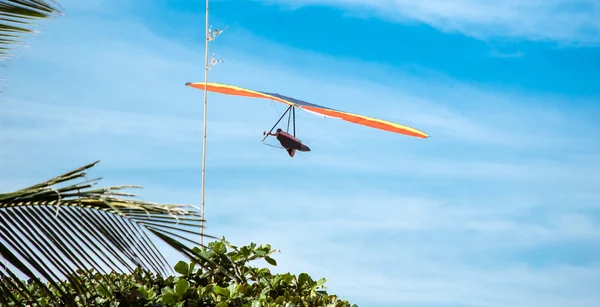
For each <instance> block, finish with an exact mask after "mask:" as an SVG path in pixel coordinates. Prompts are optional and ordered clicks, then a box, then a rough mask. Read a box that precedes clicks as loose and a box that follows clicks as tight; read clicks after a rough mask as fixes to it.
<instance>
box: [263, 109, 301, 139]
mask: <svg viewBox="0 0 600 307" xmlns="http://www.w3.org/2000/svg"><path fill="white" fill-rule="evenodd" d="M291 108H293V106H289V107H288V108H287V109H286V110H285V112H283V114H282V115H281V117H280V118H279V120H278V121H277V122H276V123H275V125H273V128H271V130H269V133H271V132H273V129H275V127H277V124H279V122H280V121H281V120H282V119H283V117H284V116H285V114H287V112H288V111H289V110H290V109H291ZM292 112H293V111H292ZM294 114H295V113H294ZM295 125H296V123H295V120H294V126H295ZM269 133H267V134H265V137H264V138H263V139H262V142H264V141H265V140H266V139H267V137H268V136H269Z"/></svg>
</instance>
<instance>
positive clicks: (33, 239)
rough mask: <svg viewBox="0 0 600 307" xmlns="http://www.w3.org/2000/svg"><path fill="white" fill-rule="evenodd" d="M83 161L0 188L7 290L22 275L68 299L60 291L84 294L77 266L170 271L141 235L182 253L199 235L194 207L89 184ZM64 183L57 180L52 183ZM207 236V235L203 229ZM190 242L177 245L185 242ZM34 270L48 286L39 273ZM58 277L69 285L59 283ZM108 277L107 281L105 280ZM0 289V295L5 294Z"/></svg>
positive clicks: (0, 243)
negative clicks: (30, 182)
mask: <svg viewBox="0 0 600 307" xmlns="http://www.w3.org/2000/svg"><path fill="white" fill-rule="evenodd" d="M98 162H99V161H96V162H94V163H91V164H88V165H86V166H83V167H81V168H78V169H76V170H73V171H71V172H68V173H65V174H63V175H60V176H57V177H55V178H52V179H50V180H48V181H45V182H42V183H40V184H36V185H34V186H31V187H27V188H24V189H21V190H18V191H14V192H9V193H4V194H0V255H1V256H2V258H3V260H4V262H5V265H2V264H0V278H1V279H3V280H5V281H3V282H6V283H7V285H9V287H8V288H15V287H16V288H18V289H21V290H22V291H23V293H22V294H21V295H26V294H27V293H26V291H27V287H18V286H19V285H18V284H15V283H19V282H20V281H19V279H18V278H17V277H16V275H17V274H21V275H25V276H27V277H29V278H30V280H32V282H36V283H37V284H38V285H39V286H40V287H41V288H42V289H44V290H45V291H46V292H47V293H48V294H49V296H52V295H53V294H51V293H54V294H58V295H57V296H60V297H62V298H67V299H68V300H70V299H69V297H72V296H73V295H74V294H72V293H66V290H63V289H72V288H73V287H74V288H75V292H76V294H81V293H85V292H86V291H89V290H90V289H85V288H84V283H83V282H82V281H81V280H79V277H78V276H80V275H78V274H75V273H76V272H79V270H84V271H86V270H89V269H90V268H91V269H94V270H96V271H98V272H100V273H105V274H106V273H108V272H109V271H119V272H123V271H128V272H133V271H134V270H135V269H136V268H142V269H144V270H148V271H153V272H155V273H157V274H160V275H167V274H169V273H168V272H171V268H170V266H169V263H168V262H167V261H166V259H165V258H164V256H163V255H162V254H161V253H160V252H159V251H158V249H157V248H156V246H155V245H154V244H153V242H152V240H151V239H150V237H149V236H148V234H150V233H151V234H154V235H156V237H158V238H159V239H160V240H162V241H163V242H165V243H166V244H167V245H169V246H171V247H172V248H174V249H175V250H176V251H178V252H180V253H182V254H183V255H185V256H187V257H188V258H192V257H195V256H197V255H196V254H195V253H194V252H193V250H192V248H193V246H200V244H199V243H198V242H197V241H194V240H191V239H190V238H189V235H190V234H192V235H194V236H195V235H198V239H199V238H200V236H201V232H200V229H201V227H202V224H201V222H202V220H201V218H200V215H199V213H197V211H196V208H195V207H193V206H185V205H168V204H156V203H152V202H146V201H142V200H139V199H137V198H134V196H135V195H133V194H130V193H124V192H122V190H123V189H125V188H134V187H136V186H113V187H105V188H96V187H94V186H95V185H96V184H97V183H98V181H99V180H100V178H98V179H92V180H87V179H86V180H83V181H82V182H78V183H75V184H72V183H70V182H71V181H73V180H75V179H79V178H86V176H87V172H86V170H87V169H89V168H91V167H93V166H94V165H96V164H97V163H98ZM61 184H64V185H62V186H59V185H61ZM204 236H206V237H211V238H214V237H212V236H208V235H204ZM183 241H185V242H187V243H191V245H193V246H192V247H190V246H189V244H187V245H186V244H184V242H183ZM38 276H41V277H42V278H43V279H45V280H47V281H48V286H47V285H46V284H45V283H43V282H42V279H38ZM64 280H66V281H68V282H69V283H70V284H71V285H72V287H70V288H69V287H61V284H62V283H63V282H64ZM107 282H108V281H107ZM3 289H4V288H3V287H0V296H3V294H6V297H7V298H9V297H8V294H7V293H5V292H4V290H3Z"/></svg>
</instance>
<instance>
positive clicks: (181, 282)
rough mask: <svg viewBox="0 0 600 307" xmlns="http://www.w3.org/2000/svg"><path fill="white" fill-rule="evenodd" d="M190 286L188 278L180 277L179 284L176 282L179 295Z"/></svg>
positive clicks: (176, 290) (176, 291)
mask: <svg viewBox="0 0 600 307" xmlns="http://www.w3.org/2000/svg"><path fill="white" fill-rule="evenodd" d="M189 288H190V283H189V282H188V281H187V280H186V279H183V278H182V279H180V280H179V281H178V282H177V284H175V293H176V294H177V295H179V296H182V295H184V294H185V292H186V291H187V290H188V289H189Z"/></svg>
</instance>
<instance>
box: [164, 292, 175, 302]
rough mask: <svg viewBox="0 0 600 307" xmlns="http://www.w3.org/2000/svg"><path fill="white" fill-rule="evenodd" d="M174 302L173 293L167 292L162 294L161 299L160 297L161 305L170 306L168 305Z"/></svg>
mask: <svg viewBox="0 0 600 307" xmlns="http://www.w3.org/2000/svg"><path fill="white" fill-rule="evenodd" d="M176 301H177V295H176V294H175V293H173V292H170V291H169V292H166V293H165V294H163V297H162V303H163V304H167V305H170V304H173V303H175V302H176Z"/></svg>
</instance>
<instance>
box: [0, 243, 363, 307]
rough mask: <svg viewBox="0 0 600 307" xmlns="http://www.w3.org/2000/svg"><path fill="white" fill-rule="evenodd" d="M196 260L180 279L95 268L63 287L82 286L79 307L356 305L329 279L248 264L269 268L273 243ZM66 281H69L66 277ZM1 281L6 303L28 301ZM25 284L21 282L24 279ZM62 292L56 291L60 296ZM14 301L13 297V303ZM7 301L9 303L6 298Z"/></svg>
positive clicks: (42, 302)
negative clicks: (328, 285)
mask: <svg viewBox="0 0 600 307" xmlns="http://www.w3.org/2000/svg"><path fill="white" fill-rule="evenodd" d="M194 251H195V252H196V254H197V255H198V258H195V259H193V260H192V261H190V262H185V261H179V262H178V263H177V264H176V265H175V266H174V269H175V271H176V272H177V274H176V276H169V277H167V278H163V277H161V276H157V275H155V274H153V273H151V272H148V271H143V270H142V269H139V268H138V269H137V270H135V271H134V272H133V273H131V274H118V273H114V272H113V273H110V274H107V275H103V274H100V273H98V272H95V271H94V270H89V271H86V272H84V271H78V272H77V275H78V276H79V277H80V278H81V279H82V280H84V281H85V282H84V283H83V284H78V285H75V284H71V283H68V282H64V283H63V288H62V290H63V291H64V292H65V293H70V294H72V295H75V294H74V293H75V292H74V291H69V289H70V287H84V288H85V290H86V291H84V292H83V293H85V296H76V297H75V298H74V300H75V301H76V302H77V304H78V306H106V307H113V306H147V307H151V306H152V307H154V306H156V307H158V306H174V307H188V306H207V307H208V306H210V307H233V306H238V307H259V306H261V307H262V306H264V307H271V306H285V307H292V306H332V307H333V306H335V307H355V306H356V305H350V303H349V302H347V301H345V300H341V299H339V298H338V297H337V296H336V295H330V294H328V293H327V292H326V291H325V286H324V284H325V278H321V279H319V280H314V279H312V278H311V277H310V276H309V275H308V274H306V273H301V274H299V275H298V276H296V275H293V274H291V273H285V274H273V273H271V272H270V271H269V269H267V268H257V267H253V266H250V265H249V263H250V261H254V260H258V259H264V260H265V261H266V262H267V263H269V264H270V265H273V266H276V265H277V262H276V261H275V259H273V258H272V257H271V255H272V254H273V253H274V252H276V251H275V250H272V249H271V246H270V245H268V244H267V245H260V246H257V245H256V244H254V243H251V244H250V245H248V246H243V247H241V248H238V247H236V246H234V245H232V244H230V243H229V242H227V241H226V240H225V239H222V240H220V241H214V242H210V243H209V244H208V248H202V249H199V248H195V249H194ZM67 279H68V278H67ZM8 281H9V278H8V277H5V278H4V279H3V283H2V288H1V289H0V295H2V297H3V298H4V299H3V300H4V302H1V301H0V303H3V304H7V305H8V306H23V305H25V304H27V301H25V299H24V298H23V296H21V295H20V294H19V292H18V291H16V289H15V288H11V285H12V284H13V283H14V282H15V280H14V279H13V280H12V282H8ZM20 282H22V281H20ZM26 284H27V290H28V291H29V292H31V293H32V294H33V295H34V297H36V298H37V302H35V303H33V304H31V305H33V306H54V305H55V304H54V303H53V302H51V301H50V300H49V299H48V296H47V295H46V294H45V293H44V292H43V291H41V290H40V288H39V287H38V285H37V284H35V283H33V282H31V281H29V282H28V283H26ZM57 294H58V293H57ZM11 298H12V299H11ZM7 299H8V300H7Z"/></svg>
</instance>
